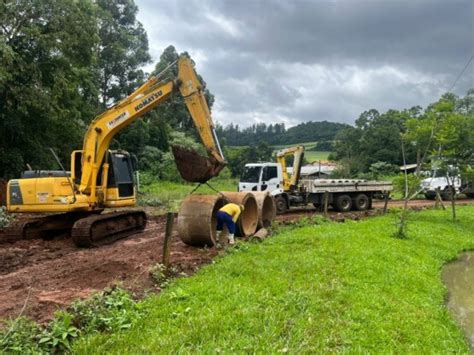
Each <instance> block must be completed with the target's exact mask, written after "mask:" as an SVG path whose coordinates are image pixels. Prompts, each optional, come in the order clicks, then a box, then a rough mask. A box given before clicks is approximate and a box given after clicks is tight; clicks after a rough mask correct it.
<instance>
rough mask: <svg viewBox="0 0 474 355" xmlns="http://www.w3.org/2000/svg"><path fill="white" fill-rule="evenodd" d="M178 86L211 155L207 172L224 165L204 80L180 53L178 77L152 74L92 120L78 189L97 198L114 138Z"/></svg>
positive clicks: (217, 170) (213, 171) (214, 171)
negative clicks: (97, 187) (100, 179)
mask: <svg viewBox="0 0 474 355" xmlns="http://www.w3.org/2000/svg"><path fill="white" fill-rule="evenodd" d="M177 90H179V92H180V93H181V95H182V96H183V97H184V100H185V103H186V106H187V108H188V110H189V112H190V114H191V117H192V119H193V122H194V125H195V126H196V128H197V131H198V133H199V136H200V138H201V140H202V143H203V144H204V146H205V147H206V150H207V152H208V155H209V157H210V158H208V161H207V165H208V170H209V172H208V175H217V174H218V173H219V171H220V170H221V169H222V168H223V167H224V166H225V160H224V157H223V154H222V151H221V149H220V146H219V142H218V140H217V137H216V135H215V130H214V124H213V122H212V119H211V115H210V112H209V108H208V105H207V102H206V99H205V97H204V93H203V90H202V87H201V84H200V82H199V80H198V78H197V75H196V72H195V71H194V68H193V65H192V62H191V60H190V59H189V58H187V57H180V58H179V59H178V80H176V81H173V80H168V81H161V80H160V78H159V76H154V77H151V78H150V79H149V80H148V81H147V82H146V83H144V84H143V85H142V86H141V87H139V88H138V89H137V90H135V91H134V92H133V93H132V94H131V95H129V96H128V97H127V98H125V99H123V100H122V101H120V102H118V103H117V104H116V105H114V106H113V107H111V108H110V109H108V110H107V111H105V112H104V113H102V114H101V115H100V116H98V117H96V118H95V119H94V121H93V122H92V123H91V125H90V126H89V128H88V130H87V133H86V135H85V137H84V144H83V151H82V175H81V179H80V186H79V188H78V189H79V192H81V193H90V194H91V201H92V202H94V198H95V194H96V192H95V190H96V181H97V175H98V173H99V170H100V167H101V165H102V164H103V160H104V157H105V154H106V152H107V149H108V148H109V145H110V142H111V140H112V138H113V137H114V136H115V135H116V134H117V133H118V132H119V131H121V130H122V129H124V128H125V127H127V126H128V125H130V124H131V123H132V122H134V121H135V120H136V119H138V118H139V117H141V116H142V115H143V114H145V113H146V112H148V111H150V110H151V109H153V108H154V107H156V106H158V105H160V104H161V103H163V102H164V101H166V100H167V99H168V98H169V97H170V96H171V95H172V94H173V93H175V92H176V91H177ZM177 163H178V162H177ZM178 168H179V166H178ZM209 177H212V176H205V177H204V178H198V179H196V181H199V182H201V181H200V180H205V179H207V178H209ZM191 180H192V178H191V179H190V181H191Z"/></svg>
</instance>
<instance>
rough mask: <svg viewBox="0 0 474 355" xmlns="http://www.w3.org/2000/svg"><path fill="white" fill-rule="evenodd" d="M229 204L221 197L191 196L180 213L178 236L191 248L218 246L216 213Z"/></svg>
mask: <svg viewBox="0 0 474 355" xmlns="http://www.w3.org/2000/svg"><path fill="white" fill-rule="evenodd" d="M226 203H227V201H226V199H225V198H223V197H222V196H219V195H189V196H187V197H186V198H185V199H184V201H183V202H182V203H181V206H180V209H179V212H178V235H179V237H180V238H181V240H182V241H183V243H185V244H187V245H191V246H198V247H202V246H213V245H215V244H216V236H217V235H216V225H217V219H216V213H217V211H218V210H219V209H220V208H221V207H223V206H224V205H225V204H226Z"/></svg>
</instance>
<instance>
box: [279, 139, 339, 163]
mask: <svg viewBox="0 0 474 355" xmlns="http://www.w3.org/2000/svg"><path fill="white" fill-rule="evenodd" d="M317 143H318V142H306V143H296V144H286V145H272V148H273V149H274V153H276V152H277V151H279V150H281V149H284V148H288V147H294V146H297V145H304V147H305V152H304V157H305V159H306V160H307V161H308V162H310V163H312V162H314V161H317V160H327V159H328V156H329V154H330V153H331V152H323V151H313V150H310V149H312V148H314V147H315V146H316V144H317Z"/></svg>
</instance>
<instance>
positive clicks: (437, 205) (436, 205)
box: [435, 187, 446, 210]
mask: <svg viewBox="0 0 474 355" xmlns="http://www.w3.org/2000/svg"><path fill="white" fill-rule="evenodd" d="M439 191H440V188H439V187H437V188H436V203H435V208H438V207H439V205H440V204H441V207H442V208H443V210H445V209H446V207H444V203H443V199H442V198H441V194H440V192H439Z"/></svg>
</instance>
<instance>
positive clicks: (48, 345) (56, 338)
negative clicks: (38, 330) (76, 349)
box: [38, 312, 79, 351]
mask: <svg viewBox="0 0 474 355" xmlns="http://www.w3.org/2000/svg"><path fill="white" fill-rule="evenodd" d="M72 321H73V315H72V314H70V313H68V312H59V313H57V315H56V318H55V319H54V320H53V321H52V322H51V323H50V324H49V326H48V328H47V329H45V330H44V331H43V334H42V335H41V338H40V340H39V341H38V345H39V346H40V347H41V348H44V349H45V350H51V349H54V350H56V351H64V350H69V349H70V348H71V343H72V341H73V340H74V339H75V338H77V336H78V335H79V329H77V328H76V327H75V326H74V325H73V324H72Z"/></svg>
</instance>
